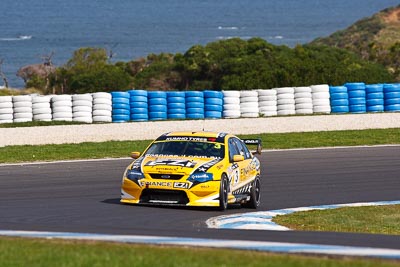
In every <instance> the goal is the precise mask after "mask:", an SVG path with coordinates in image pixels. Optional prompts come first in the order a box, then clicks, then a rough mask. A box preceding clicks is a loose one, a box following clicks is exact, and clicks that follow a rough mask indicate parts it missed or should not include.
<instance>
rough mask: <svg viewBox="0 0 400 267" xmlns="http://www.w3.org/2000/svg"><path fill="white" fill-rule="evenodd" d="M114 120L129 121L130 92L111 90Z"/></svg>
mask: <svg viewBox="0 0 400 267" xmlns="http://www.w3.org/2000/svg"><path fill="white" fill-rule="evenodd" d="M111 96H112V98H111V99H112V121H113V122H127V121H129V120H130V119H131V116H130V114H131V108H130V104H129V102H130V95H129V93H128V92H111Z"/></svg>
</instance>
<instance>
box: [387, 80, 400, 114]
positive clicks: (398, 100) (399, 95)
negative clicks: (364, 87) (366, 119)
mask: <svg viewBox="0 0 400 267" xmlns="http://www.w3.org/2000/svg"><path fill="white" fill-rule="evenodd" d="M383 93H384V99H385V101H384V103H385V111H389V112H399V111H400V84H385V85H384V86H383Z"/></svg>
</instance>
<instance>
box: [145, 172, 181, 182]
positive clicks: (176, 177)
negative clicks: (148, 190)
mask: <svg viewBox="0 0 400 267" xmlns="http://www.w3.org/2000/svg"><path fill="white" fill-rule="evenodd" d="M149 175H150V177H151V178H153V179H169V180H180V179H181V178H182V177H183V174H163V173H149Z"/></svg>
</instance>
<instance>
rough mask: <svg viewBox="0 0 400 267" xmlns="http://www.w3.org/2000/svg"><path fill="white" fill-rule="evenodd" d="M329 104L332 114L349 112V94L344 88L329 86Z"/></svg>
mask: <svg viewBox="0 0 400 267" xmlns="http://www.w3.org/2000/svg"><path fill="white" fill-rule="evenodd" d="M329 93H330V96H331V97H330V102H331V111H332V113H348V112H349V94H348V93H347V87H346V86H330V87H329Z"/></svg>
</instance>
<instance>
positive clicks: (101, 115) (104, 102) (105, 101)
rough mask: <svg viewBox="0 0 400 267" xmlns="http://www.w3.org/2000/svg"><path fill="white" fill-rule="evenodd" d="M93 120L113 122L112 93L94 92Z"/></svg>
mask: <svg viewBox="0 0 400 267" xmlns="http://www.w3.org/2000/svg"><path fill="white" fill-rule="evenodd" d="M92 99H93V107H92V110H93V113H92V120H93V122H112V96H111V94H110V93H103V92H99V93H93V94H92Z"/></svg>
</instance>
